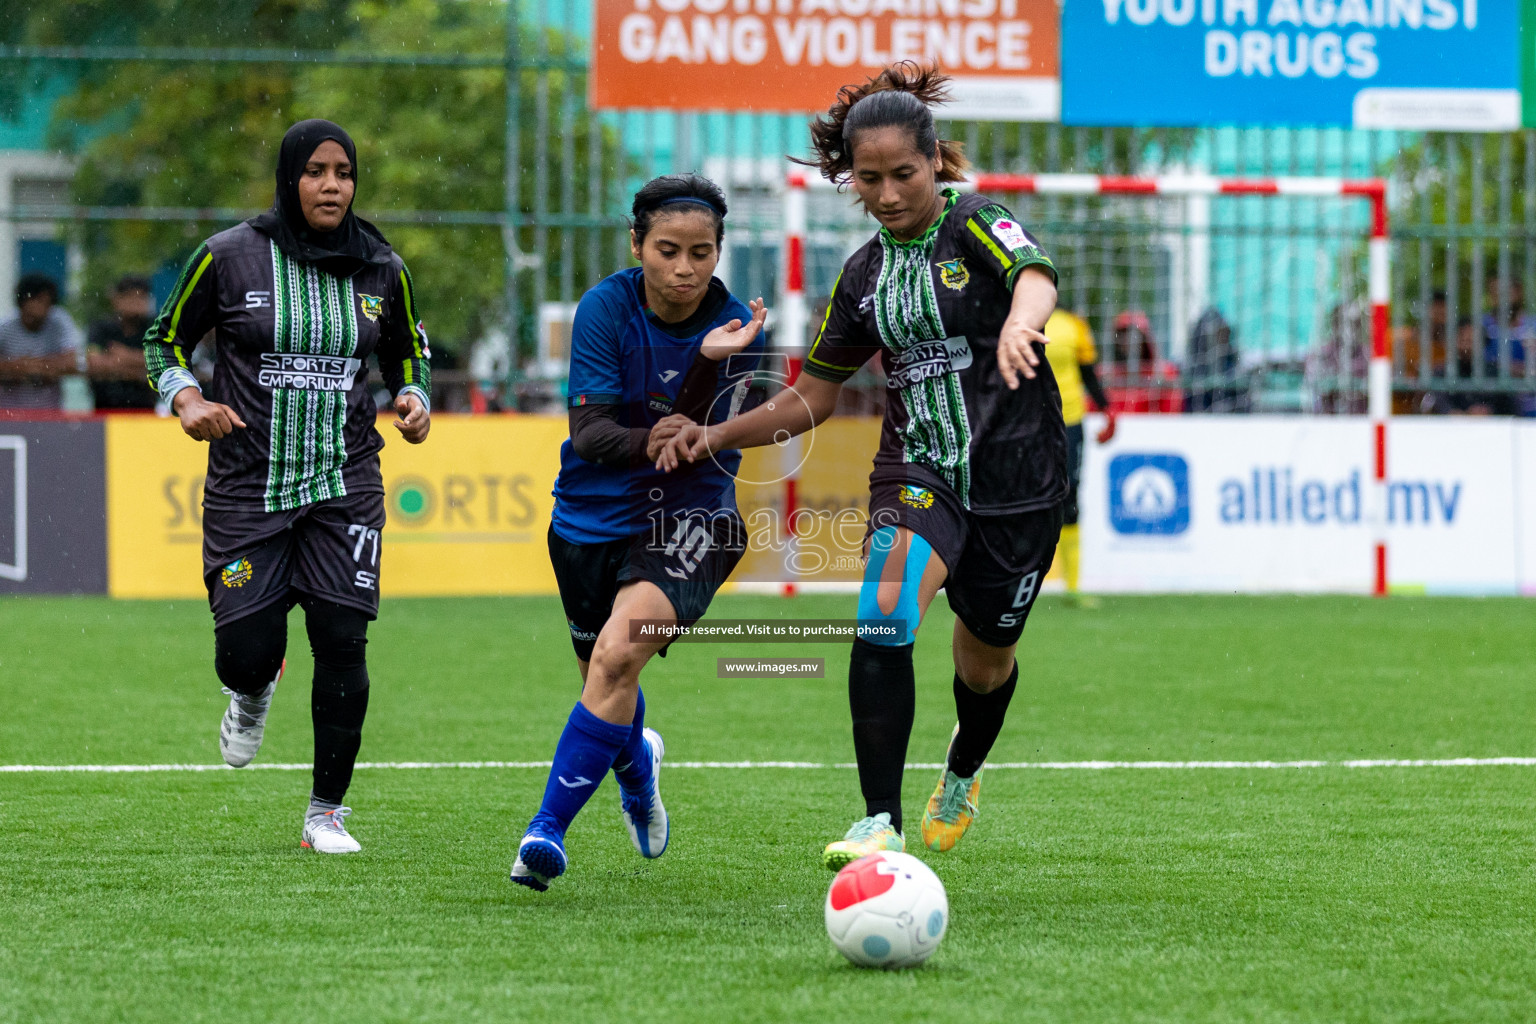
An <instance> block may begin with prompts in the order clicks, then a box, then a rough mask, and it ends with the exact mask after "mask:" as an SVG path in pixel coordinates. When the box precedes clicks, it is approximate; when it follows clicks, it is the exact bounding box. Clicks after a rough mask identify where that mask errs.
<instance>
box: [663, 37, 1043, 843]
mask: <svg viewBox="0 0 1536 1024" xmlns="http://www.w3.org/2000/svg"><path fill="white" fill-rule="evenodd" d="M947 81H948V80H947V78H946V76H944V75H942V74H940V73H939V72H938V71H937V70H934V69H925V68H920V67H918V66H916V65H914V64H911V63H903V64H898V65H895V66H893V67H889V68H886V69H885V70H884V71H882V72H881V73H880V74H879V75H877V76H875V77H874V78H872V79H870V80H869V81H867V82H865V83H864V84H863V85H862V86H857V87H854V86H848V87H845V88H843V89H842V90H840V91H839V93H838V97H837V102H836V103H834V104H833V105H832V107H831V109H830V110H828V112H827V114H826V116H824V117H821V118H818V119H817V120H816V121H815V122H813V123H812V125H811V141H812V145H813V147H814V149H815V152H816V158H815V160H814V161H803V162H809V163H811V164H812V165H813V166H816V167H817V168H819V170H820V171H821V173H822V175H823V176H825V177H826V178H827V179H828V180H830V181H833V182H835V183H837V184H838V185H840V186H845V187H846V186H849V185H851V186H852V188H853V190H854V193H855V194H856V195H857V197H858V200H859V202H860V203H861V204H862V205H863V208H864V211H865V212H866V213H867V214H868V215H869V216H871V217H873V218H874V219H875V220H876V221H878V222H879V224H880V230H879V231H878V232H877V233H876V234H875V236H874V237H873V238H871V239H870V240H869V242H868V243H867V244H865V245H864V246H863V248H861V249H859V251H858V252H856V253H854V254H853V256H851V257H849V259H848V261H847V262H846V263H844V264H843V270H842V273H841V275H840V276H839V277H838V281H837V284H836V285H835V286H834V287H833V292H832V298H831V303H830V305H829V308H828V310H827V315H826V318H825V319H824V321H823V322H822V325H821V329H820V331H819V333H818V334H817V337H816V340H815V343H814V344H813V345H812V347H811V350H810V353H809V356H808V358H807V359H806V361H805V372H804V373H803V374H802V375H801V376H800V378H799V380H798V381H797V382H796V383H795V385H794V388H793V390H794V391H795V392H797V394H798V397H799V399H800V400H799V401H784V400H775V401H774V402H772V403H770V404H767V405H764V406H763V407H761V408H759V409H756V410H754V411H753V412H751V413H748V414H747V415H744V416H741V417H739V418H737V419H734V420H731V421H729V422H726V423H721V424H716V425H711V426H707V427H705V426H690V427H685V428H684V429H683V430H681V431H680V432H679V433H678V434H677V436H676V437H674V438H673V439H672V440H671V441H670V442H669V443H668V445H667V446H666V448H665V449H664V450H663V451H662V454H661V459H660V460H659V466H660V467H661V468H664V469H665V468H670V467H673V466H676V465H678V463H679V460H681V461H687V462H691V461H693V460H695V459H699V458H701V457H703V456H705V455H707V454H708V453H710V452H717V451H721V450H723V449H735V448H745V447H749V446H753V445H763V444H769V443H772V442H775V441H781V440H782V439H783V438H784V437H785V436H786V435H794V434H799V433H803V432H804V431H807V430H810V429H811V428H813V427H814V426H815V425H817V424H819V423H820V422H822V421H823V420H824V419H826V418H827V417H828V416H830V415H831V414H832V410H833V408H834V407H835V405H836V403H837V396H838V391H839V389H840V388H841V386H842V384H843V382H844V381H846V380H847V379H848V378H849V377H851V376H852V375H853V374H854V373H855V372H856V371H857V370H858V369H859V367H861V366H862V365H863V364H864V363H865V362H866V361H867V360H868V359H870V358H871V357H872V356H874V355H877V354H878V355H879V356H880V359H881V362H882V364H883V367H884V369H885V373H886V378H887V384H888V387H889V389H890V400H889V401H888V402H887V403H886V413H885V423H884V427H883V430H882V432H881V438H880V445H879V448H878V450H877V452H876V454H875V460H874V470H873V472H872V473H871V474H870V503H869V523H868V527H867V530H866V536H865V552H866V555H867V560H866V564H865V570H864V580H863V584H862V588H861V590H860V594H859V608H858V616H859V636H858V639H856V640H855V641H854V644H853V651H852V654H851V656H850V659H849V667H848V697H849V704H850V706H851V709H852V713H853V744H854V752H855V755H856V757H857V759H858V765H859V785H860V788H861V789H862V791H863V796H864V802H865V816H864V817H863V818H861V819H860V820H858V821H856V822H855V823H854V825H853V827H852V828H850V829H849V830H848V832H847V834H846V835H845V836H844V838H843V839H841V840H839V841H837V842H834V843H832V844H830V845H829V846H827V848H826V850H825V852H824V854H823V862H824V863H825V864H826V866H827V867H829V868H832V869H833V870H836V869H838V868H840V867H842V866H843V865H844V864H847V863H848V862H850V861H852V860H854V859H856V858H858V857H861V856H864V855H866V854H869V853H873V852H875V851H877V850H901V849H903V848H904V845H905V839H904V836H903V834H902V831H901V825H902V814H901V782H902V766H903V764H904V763H905V761H906V754H907V740H908V737H909V736H910V734H911V731H912V719H913V713H914V705H915V700H916V697H915V689H916V687H915V681H914V674H913V665H912V650H913V645H914V643H915V641H916V635H917V629H918V626H919V624H920V623H921V621H922V619H923V615H924V612H925V611H926V610H927V608H928V604H929V602H931V601H932V600H933V597H934V595H935V594H936V593H937V592H938V590H939V589H940V588H944V589H945V590H946V591H947V593H948V597H949V604H950V607H951V608H952V609H953V610H954V612H955V616H956V622H955V630H954V638H953V644H952V647H953V654H954V666H955V674H954V681H953V688H954V696H955V710H956V714H957V717H958V718H959V724H958V725H957V726H956V727H955V731H954V733H953V735H952V738H951V740H950V744H949V751H948V755H947V758H946V764H945V767H944V769H943V770H942V771H941V773H940V777H939V783H938V786H937V788H936V789H935V790H934V793H933V796H932V797H931V798H930V800H929V801H928V806H927V810H926V812H925V813H924V815H923V824H922V833H923V841H924V842H925V843H926V844H927V845H928V846H929V847H930V848H932V849H934V850H948V849H950V848H952V847H953V846H954V845H955V843H956V842H957V841H958V840H959V838H960V837H961V836H962V835H963V834H964V833H965V831H966V829H967V828H969V827H970V825H971V822H972V821H973V820H974V819H975V817H976V814H977V801H978V799H979V796H980V786H981V767H982V764H983V762H984V761H985V760H986V756H987V753H988V751H989V750H991V748H992V744H993V742H994V741H995V740H996V739H997V735H998V732H999V731H1000V730H1001V728H1002V724H1003V718H1004V715H1005V714H1006V712H1007V708H1008V703H1009V700H1010V699H1011V698H1012V696H1013V692H1014V689H1015V686H1016V684H1017V681H1018V663H1017V662H1016V661H1015V660H1014V650H1015V647H1016V646H1017V644H1018V641H1019V637H1020V635H1021V633H1022V632H1023V629H1024V621H1025V619H1026V617H1027V616H1028V615H1029V612H1030V609H1031V607H1033V605H1034V602H1035V597H1036V595H1037V594H1038V593H1039V589H1040V581H1041V579H1042V578H1043V577H1044V576H1045V573H1046V570H1047V569H1048V568H1049V566H1050V564H1051V558H1052V556H1053V555H1054V553H1055V549H1056V542H1057V539H1058V537H1059V535H1060V532H1061V523H1062V503H1063V501H1064V500H1065V498H1066V495H1067V484H1068V475H1067V440H1066V428H1065V426H1064V424H1063V422H1062V415H1061V399H1060V396H1059V395H1058V394H1057V389H1056V385H1055V381H1054V379H1053V378H1052V376H1051V372H1050V367H1049V365H1048V364H1047V363H1046V362H1045V361H1044V360H1043V359H1042V354H1043V349H1044V345H1045V335H1044V334H1042V333H1041V329H1042V328H1043V327H1044V325H1045V322H1046V319H1047V318H1048V317H1049V316H1050V315H1051V311H1052V310H1053V309H1054V308H1055V305H1056V271H1055V268H1054V266H1053V265H1052V263H1051V261H1050V259H1049V257H1047V256H1046V255H1045V253H1044V252H1043V251H1042V249H1041V247H1040V244H1039V243H1038V242H1037V241H1036V240H1035V239H1034V238H1033V237H1032V236H1031V235H1030V234H1029V233H1028V232H1027V231H1025V230H1024V228H1023V227H1021V226H1020V225H1019V223H1018V222H1017V221H1016V220H1015V219H1014V217H1013V215H1012V214H1011V213H1009V211H1008V210H1007V209H1006V208H1004V207H1003V206H1001V205H1000V204H998V203H996V202H994V201H992V200H991V199H988V198H987V197H986V196H981V195H976V194H974V193H971V194H965V193H962V192H960V191H958V190H956V189H954V188H951V187H948V186H950V185H951V184H953V183H955V182H958V181H961V180H962V179H963V178H964V174H965V170H966V160H965V157H964V155H963V153H962V152H961V149H960V146H959V144H958V143H954V142H950V141H947V140H944V139H940V138H939V137H938V134H937V131H936V128H935V124H934V118H933V111H932V107H933V106H934V105H935V104H937V103H940V102H943V100H944V98H945V85H946V83H947Z"/></svg>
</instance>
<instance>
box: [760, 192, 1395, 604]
mask: <svg viewBox="0 0 1536 1024" xmlns="http://www.w3.org/2000/svg"><path fill="white" fill-rule="evenodd" d="M785 186H786V187H785V195H784V204H783V210H784V218H783V223H784V244H783V253H784V268H783V269H784V274H783V278H782V280H783V282H784V286H783V288H782V289H781V293H780V301H779V309H778V310H777V312H778V321H779V324H780V329H779V331H777V332H776V334H778V336H779V339H780V340H779V350H780V351H781V352H783V353H784V354H785V355H786V356H788V358H789V365H790V380H791V381H793V380H794V378H795V377H796V376H797V375H798V372H799V369H800V365H801V361H802V360H803V358H804V356H805V340H804V339H805V337H806V328H807V326H808V324H807V320H808V314H809V308H808V307H807V305H806V299H805V237H806V232H807V229H808V225H807V220H806V218H807V210H806V202H805V192H806V189H808V188H816V189H821V188H832V187H833V185H832V184H831V183H830V182H828V181H827V180H826V179H824V178H822V177H821V176H820V175H817V174H812V173H809V172H807V171H806V170H804V169H801V168H798V167H797V168H792V169H791V170H790V172H789V174H788V175H787V176H786V178H785ZM954 187H955V188H958V189H960V190H961V191H967V192H987V193H993V192H996V193H1002V194H1005V195H1007V194H1016V195H1063V196H1085V195H1087V196H1091V195H1099V196H1137V195H1165V196H1288V197H1296V198H1313V199H1317V198H1328V197H1343V198H1350V197H1353V198H1358V199H1363V200H1365V201H1366V202H1369V203H1370V207H1371V233H1370V246H1369V260H1370V263H1369V277H1370V287H1369V298H1370V302H1371V361H1370V369H1369V371H1368V376H1367V396H1368V405H1367V414H1368V416H1369V417H1370V421H1371V442H1372V451H1371V464H1372V480H1373V485H1374V486H1373V488H1372V490H1373V492H1374V495H1375V512H1374V515H1373V517H1372V520H1373V521H1372V528H1373V535H1372V543H1373V544H1374V548H1375V550H1374V558H1373V560H1372V562H1373V579H1372V583H1371V592H1372V593H1373V594H1375V595H1377V596H1378V597H1381V596H1385V595H1386V593H1387V537H1386V526H1387V522H1386V520H1387V420H1388V418H1389V417H1390V416H1391V415H1392V336H1391V331H1390V327H1389V325H1390V322H1391V321H1390V317H1389V315H1388V314H1389V308H1388V304H1389V302H1390V297H1391V283H1392V255H1391V249H1390V248H1389V246H1388V244H1387V243H1388V238H1389V223H1390V221H1389V219H1388V215H1387V183H1386V180H1385V179H1382V178H1354V179H1351V178H1335V177H1275V178H1222V177H1217V176H1214V175H1208V174H1160V175H1152V176H1146V177H1136V176H1120V175H1111V174H1001V173H986V172H983V173H978V174H973V175H972V176H971V178H970V179H969V180H968V181H964V182H959V183H957V184H956V185H955V186H954ZM796 475H797V474H793V473H792V474H790V475H789V476H788V477H786V479H785V484H784V487H785V490H784V497H785V516H786V519H785V521H786V523H792V522H793V519H792V518H791V517H792V516H793V513H794V510H795V508H796V499H797V495H796V479H795V477H796ZM794 587H795V585H794V584H793V583H786V584H785V585H784V593H785V594H793V593H794Z"/></svg>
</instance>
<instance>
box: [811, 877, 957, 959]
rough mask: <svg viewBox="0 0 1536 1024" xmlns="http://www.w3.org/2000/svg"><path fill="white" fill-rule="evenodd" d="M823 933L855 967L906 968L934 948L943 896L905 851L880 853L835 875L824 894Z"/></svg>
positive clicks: (944, 922) (944, 915) (945, 911)
mask: <svg viewBox="0 0 1536 1024" xmlns="http://www.w3.org/2000/svg"><path fill="white" fill-rule="evenodd" d="M826 916H827V935H828V936H829V937H830V938H831V939H832V945H834V946H836V947H837V949H838V952H840V953H842V954H843V956H845V957H847V958H848V959H849V960H851V961H853V962H854V963H855V964H857V965H858V966H860V967H912V966H914V965H916V964H920V963H922V962H923V961H924V960H927V959H928V958H929V957H930V956H932V955H933V951H934V950H935V949H938V948H939V940H941V939H943V938H944V930H945V929H946V928H948V927H949V897H948V896H946V895H945V894H944V883H943V882H941V881H939V876H938V875H936V874H934V873H933V871H932V870H931V869H930V868H929V867H928V865H926V864H924V863H923V862H922V861H920V860H918V859H917V858H916V857H914V856H912V855H911V854H910V853H893V852H891V851H889V850H882V851H881V852H879V853H872V854H870V855H869V856H868V857H860V858H859V859H858V860H856V861H854V862H853V863H851V864H849V865H847V866H846V867H844V868H843V870H841V871H839V872H838V873H837V877H836V878H834V879H833V880H832V888H831V889H830V890H828V892H827V907H826Z"/></svg>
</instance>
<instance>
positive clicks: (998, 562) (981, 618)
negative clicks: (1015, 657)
mask: <svg viewBox="0 0 1536 1024" xmlns="http://www.w3.org/2000/svg"><path fill="white" fill-rule="evenodd" d="M1061 516H1062V506H1060V505H1053V506H1051V507H1050V508H1045V509H1040V510H1038V511H1035V512H1012V513H1007V514H1004V515H987V516H983V515H977V514H976V513H974V512H971V511H969V510H968V509H966V507H965V506H964V505H962V504H961V503H960V499H959V497H958V496H956V494H955V492H954V491H952V490H950V489H949V488H948V487H944V486H942V485H939V486H933V485H926V484H925V485H918V484H899V483H895V482H880V483H876V484H875V485H874V487H873V488H872V490H871V493H870V497H869V517H870V522H869V528H868V532H869V533H873V532H874V530H875V529H877V528H879V527H883V526H905V527H907V528H908V529H910V530H911V531H912V532H913V533H915V534H917V535H918V536H919V537H921V538H923V539H924V540H926V541H927V542H928V545H929V547H931V548H933V552H934V554H936V555H938V556H939V558H940V560H942V561H943V563H944V567H945V569H947V570H948V574H947V576H946V578H945V581H944V588H943V589H944V592H945V594H946V595H948V597H949V607H950V608H951V609H953V610H954V613H955V615H956V616H958V617H959V619H960V621H961V622H963V623H965V628H966V629H969V630H970V631H971V633H972V634H974V635H975V637H976V638H977V639H978V640H980V641H981V642H982V643H986V644H991V645H992V646H993V647H1012V646H1013V645H1014V644H1016V643H1018V642H1019V635H1020V634H1021V633H1023V632H1024V620H1025V619H1027V618H1028V617H1029V611H1030V609H1031V608H1033V607H1034V604H1035V598H1036V597H1038V596H1039V595H1040V583H1041V581H1042V580H1044V579H1045V574H1046V571H1047V570H1048V569H1050V567H1051V559H1052V558H1054V557H1055V556H1056V542H1057V540H1059V539H1060V537H1061Z"/></svg>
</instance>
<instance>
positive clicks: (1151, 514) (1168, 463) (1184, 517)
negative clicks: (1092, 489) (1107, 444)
mask: <svg viewBox="0 0 1536 1024" xmlns="http://www.w3.org/2000/svg"><path fill="white" fill-rule="evenodd" d="M1109 525H1110V526H1111V527H1113V528H1114V531H1115V532H1116V533H1120V534H1127V535H1130V536H1144V537H1146V536H1150V537H1175V536H1178V535H1179V534H1181V533H1183V532H1185V531H1186V530H1188V529H1189V463H1188V462H1187V461H1186V460H1185V459H1184V457H1183V456H1182V455H1173V454H1161V453H1159V454H1145V455H1143V454H1126V455H1116V456H1115V457H1114V458H1113V459H1112V460H1110V463H1109Z"/></svg>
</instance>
